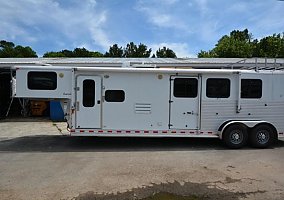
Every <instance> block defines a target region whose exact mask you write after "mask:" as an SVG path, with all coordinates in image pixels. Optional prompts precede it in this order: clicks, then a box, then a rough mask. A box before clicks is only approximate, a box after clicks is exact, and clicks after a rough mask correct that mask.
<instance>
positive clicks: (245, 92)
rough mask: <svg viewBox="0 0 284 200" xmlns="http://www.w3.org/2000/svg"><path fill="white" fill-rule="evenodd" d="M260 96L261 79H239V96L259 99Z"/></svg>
mask: <svg viewBox="0 0 284 200" xmlns="http://www.w3.org/2000/svg"><path fill="white" fill-rule="evenodd" d="M261 97H262V81H261V80H260V79H242V80H241V98H244V99H245V98H246V99H260V98H261Z"/></svg>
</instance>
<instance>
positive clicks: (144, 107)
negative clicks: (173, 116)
mask: <svg viewBox="0 0 284 200" xmlns="http://www.w3.org/2000/svg"><path fill="white" fill-rule="evenodd" d="M151 108H152V106H151V104H150V103H136V104H135V113H136V114H151Z"/></svg>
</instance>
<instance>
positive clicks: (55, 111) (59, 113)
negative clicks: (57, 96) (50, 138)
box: [50, 101, 64, 122]
mask: <svg viewBox="0 0 284 200" xmlns="http://www.w3.org/2000/svg"><path fill="white" fill-rule="evenodd" d="M50 119H51V120H52V121H60V122H62V121H64V113H63V110H62V107H61V105H60V101H50Z"/></svg>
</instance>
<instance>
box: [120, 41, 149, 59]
mask: <svg viewBox="0 0 284 200" xmlns="http://www.w3.org/2000/svg"><path fill="white" fill-rule="evenodd" d="M151 52H152V49H149V50H148V48H147V46H146V45H145V44H141V43H140V44H139V45H138V47H137V45H136V44H134V43H133V42H130V43H128V44H127V45H126V48H124V53H123V57H126V58H149V57H150V55H151Z"/></svg>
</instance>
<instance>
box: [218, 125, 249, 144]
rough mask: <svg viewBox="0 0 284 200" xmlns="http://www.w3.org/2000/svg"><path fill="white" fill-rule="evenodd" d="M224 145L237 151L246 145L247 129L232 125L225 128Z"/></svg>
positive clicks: (242, 126)
mask: <svg viewBox="0 0 284 200" xmlns="http://www.w3.org/2000/svg"><path fill="white" fill-rule="evenodd" d="M223 141H224V143H225V145H226V146H227V147H229V148H231V149H239V148H242V147H243V146H244V145H246V144H247V141H248V133H247V127H246V126H244V125H241V124H233V125H230V126H229V127H227V128H226V129H225V131H224V133H223Z"/></svg>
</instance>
